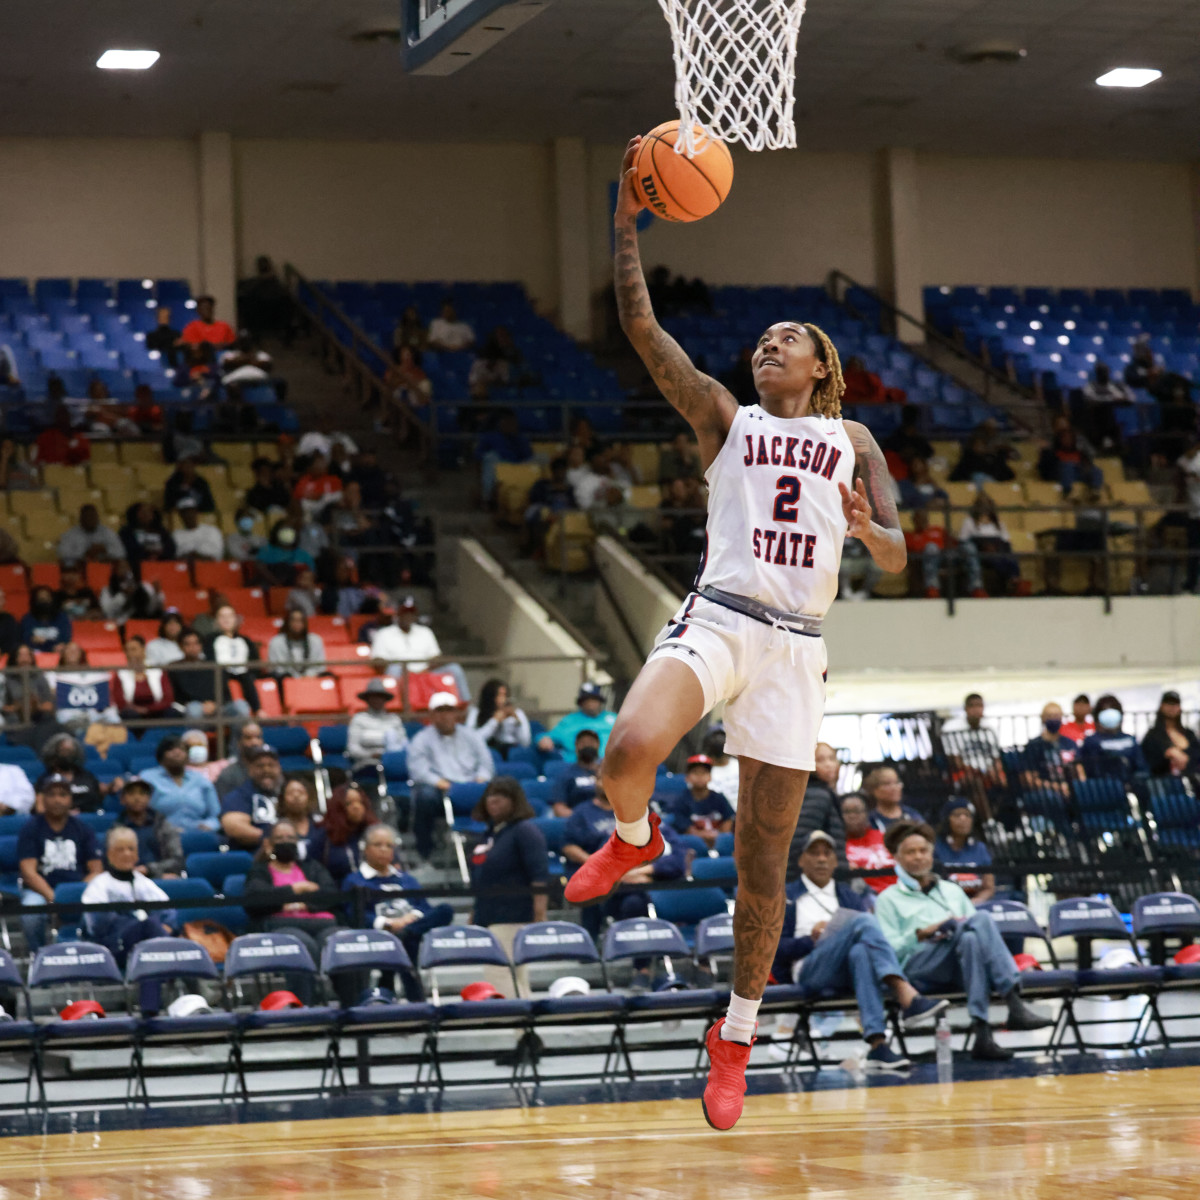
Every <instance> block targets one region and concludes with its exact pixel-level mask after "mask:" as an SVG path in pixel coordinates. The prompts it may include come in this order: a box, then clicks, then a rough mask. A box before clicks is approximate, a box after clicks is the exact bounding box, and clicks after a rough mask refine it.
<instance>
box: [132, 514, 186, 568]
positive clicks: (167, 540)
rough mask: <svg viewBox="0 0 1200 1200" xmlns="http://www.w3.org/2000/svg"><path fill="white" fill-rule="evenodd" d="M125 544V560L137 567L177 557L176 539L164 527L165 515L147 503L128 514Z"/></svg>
mask: <svg viewBox="0 0 1200 1200" xmlns="http://www.w3.org/2000/svg"><path fill="white" fill-rule="evenodd" d="M121 543H122V545H124V547H125V557H126V558H127V559H128V560H129V561H130V563H132V564H133V565H134V566H140V565H141V564H142V563H144V562H163V561H169V560H170V559H173V558H174V557H175V539H174V538H173V537H172V536H171V534H170V532H169V531H168V529H167V527H166V525H164V524H163V519H162V513H160V512H159V511H158V509H157V508H155V507H154V505H152V504H150V503H148V502H147V501H145V500H138V501H137V502H136V503H134V504H131V505H130V506H129V507H128V508H127V509H126V510H125V524H124V525H122V526H121Z"/></svg>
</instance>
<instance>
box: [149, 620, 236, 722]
mask: <svg viewBox="0 0 1200 1200" xmlns="http://www.w3.org/2000/svg"><path fill="white" fill-rule="evenodd" d="M179 649H180V657H179V659H177V660H176V662H177V664H178V666H177V667H176V669H175V670H172V671H168V672H167V677H168V678H169V679H170V681H171V691H172V692H173V693H174V696H175V704H176V706H178V707H179V708H181V709H182V711H183V714H184V716H186V717H188V718H190V719H191V720H193V721H197V720H202V719H203V718H205V717H215V716H216V715H217V710H218V708H219V709H220V711H221V714H222V715H223V716H226V717H248V716H249V715H250V705H249V704H247V703H246V701H245V700H235V699H234V698H233V696H232V694H231V692H230V690H229V680H228V678H227V677H226V675H225V672H221V683H220V689H221V698H220V701H219V702H218V700H217V694H216V689H217V686H218V685H217V683H216V681H215V679H214V672H213V670H212V668H211V667H209V668H208V669H207V670H202V669H200V668H199V666H198V665H197V666H193V664H201V663H204V664H207V663H209V662H210V661H211V660H210V659H207V658H205V656H204V643H203V642H202V641H201V640H200V635H199V634H198V633H197V632H196V631H195V630H194V629H185V630H184V631H183V632H182V633H181V634H180V637H179ZM147 661H148V659H147ZM185 667H190V668H191V669H181V668H185Z"/></svg>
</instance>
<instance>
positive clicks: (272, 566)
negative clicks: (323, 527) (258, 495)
mask: <svg viewBox="0 0 1200 1200" xmlns="http://www.w3.org/2000/svg"><path fill="white" fill-rule="evenodd" d="M299 540H300V534H299V530H298V529H297V527H296V525H295V524H294V523H293V522H292V519H291V518H290V517H288V518H286V519H285V520H282V521H280V522H279V523H278V524H277V525H276V526H275V528H274V529H272V530H271V540H270V541H269V542H268V543H267V544H266V545H265V546H263V547H261V548H260V549H259V551H258V553H257V554H255V556H254V562H255V569H256V571H257V573H258V576H259V578H260V579H262V580H263V582H265V583H269V584H270V585H271V586H275V587H284V586H286V585H289V584H291V582H292V580H293V579H294V578H295V575H296V568H297V567H308V568H309V569H310V570H313V571H315V570H316V569H317V564H316V562H315V561H314V559H313V556H312V555H311V554H309V553H308V551H307V550H304V549H303V548H302V547H301V546H300V545H299Z"/></svg>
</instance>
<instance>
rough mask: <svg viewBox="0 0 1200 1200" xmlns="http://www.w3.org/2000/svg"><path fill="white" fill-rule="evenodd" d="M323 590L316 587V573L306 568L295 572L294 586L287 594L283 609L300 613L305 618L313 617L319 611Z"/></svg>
mask: <svg viewBox="0 0 1200 1200" xmlns="http://www.w3.org/2000/svg"><path fill="white" fill-rule="evenodd" d="M323 592H324V589H322V588H320V587H318V586H317V576H316V573H315V572H314V571H312V570H310V569H309V568H308V567H300V568H299V569H298V570H297V571H296V586H295V587H294V588H292V589H291V591H289V592H288V594H287V600H286V602H285V604H284V609H285V611H287V612H290V611H292V610H293V609H296V610H298V611H299V612H302V613H303V614H304V615H305V616H306V617H315V616H317V615H318V614H319V613H320V612H321V611H322V610H321V602H322V600H323V598H324V595H323Z"/></svg>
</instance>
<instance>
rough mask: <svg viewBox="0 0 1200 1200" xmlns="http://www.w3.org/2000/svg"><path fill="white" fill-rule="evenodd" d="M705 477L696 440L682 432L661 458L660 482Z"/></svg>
mask: <svg viewBox="0 0 1200 1200" xmlns="http://www.w3.org/2000/svg"><path fill="white" fill-rule="evenodd" d="M754 403H756V404H757V403H758V401H757V400H755V401H754ZM703 476H704V469H703V467H702V466H701V465H700V450H699V448H698V447H697V445H696V439H695V437H694V436H693V435H692V434H691V433H688V432H686V431H684V430H680V432H679V433H677V434H676V435H675V436H674V437H673V438H672V439H671V444H670V445H669V446H668V447H667V448H666V449H665V450H664V451H663V452H662V454H661V455H660V456H659V460H658V478H659V481H660V482H661V483H670V482H671V480H672V479H701V478H703Z"/></svg>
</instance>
